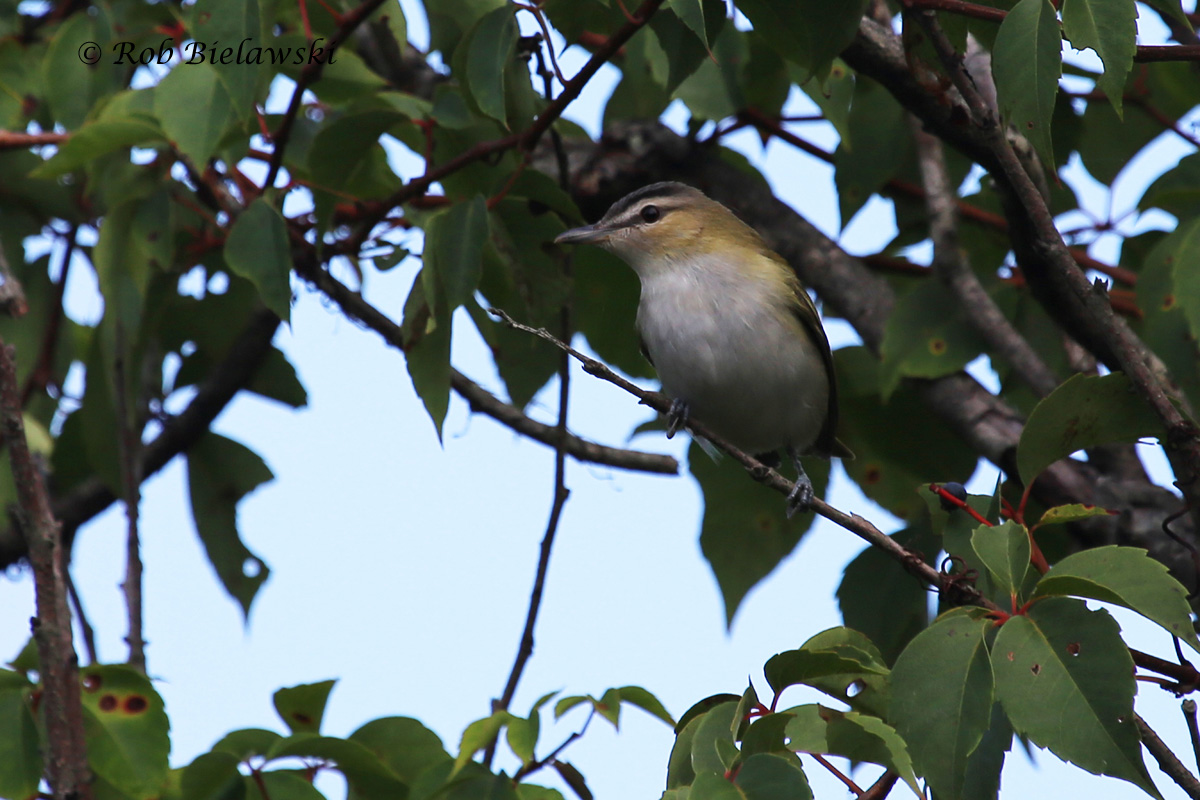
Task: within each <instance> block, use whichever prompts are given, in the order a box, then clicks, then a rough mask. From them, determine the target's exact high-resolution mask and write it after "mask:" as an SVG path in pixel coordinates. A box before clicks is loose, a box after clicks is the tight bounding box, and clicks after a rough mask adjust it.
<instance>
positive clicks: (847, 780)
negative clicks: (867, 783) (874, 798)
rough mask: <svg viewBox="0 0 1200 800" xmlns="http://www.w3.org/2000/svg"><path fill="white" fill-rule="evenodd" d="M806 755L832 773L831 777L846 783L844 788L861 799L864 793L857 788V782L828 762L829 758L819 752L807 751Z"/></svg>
mask: <svg viewBox="0 0 1200 800" xmlns="http://www.w3.org/2000/svg"><path fill="white" fill-rule="evenodd" d="M808 755H810V756H812V757H813V758H814V759H815V760H816V762H817V763H818V764H820V765H821V766H822V767H824V768H825V769H827V770H828V771H829V772H830V774H832V775H833V777H835V778H837V779H838V780H839V781H841V782H842V783H844V784H846V788H847V789H849V790H850V791H852V792H854V795H855V797H857V798H859V800H862V798H863V795H864V794H866V793H865V792H864V791H863V790H862V789H860V788H859V786H858V784H857V783H855V782H854V781H853V780H851V779H850V776H848V775H846V774H845V773H843V772H842V771H841V770H840V769H838V768H837V767H835V766H834V765H833V764H831V763H829V759H827V758H825V757H824V756H822V755H821V754H820V753H809V754H808Z"/></svg>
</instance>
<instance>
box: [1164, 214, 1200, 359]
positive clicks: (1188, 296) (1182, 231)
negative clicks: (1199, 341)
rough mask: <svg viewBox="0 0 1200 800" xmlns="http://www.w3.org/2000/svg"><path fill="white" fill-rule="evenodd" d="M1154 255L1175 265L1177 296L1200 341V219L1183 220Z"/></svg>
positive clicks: (1172, 265)
mask: <svg viewBox="0 0 1200 800" xmlns="http://www.w3.org/2000/svg"><path fill="white" fill-rule="evenodd" d="M1160 248H1161V249H1160ZM1154 255H1155V256H1156V257H1159V258H1163V259H1165V260H1166V261H1167V262H1168V263H1169V264H1170V265H1171V267H1172V270H1171V274H1172V275H1173V276H1174V278H1175V296H1176V298H1177V299H1178V302H1179V305H1180V306H1181V307H1182V308H1183V313H1184V316H1186V317H1187V320H1188V325H1189V327H1191V329H1192V336H1193V338H1200V276H1197V274H1196V273H1197V272H1200V270H1197V269H1196V268H1195V265H1196V263H1197V259H1200V216H1197V217H1194V218H1193V219H1190V220H1180V223H1179V227H1177V228H1176V229H1175V230H1174V231H1173V232H1172V233H1171V234H1170V235H1169V236H1167V238H1165V239H1163V241H1162V242H1161V243H1160V244H1159V246H1158V247H1156V248H1155V249H1154Z"/></svg>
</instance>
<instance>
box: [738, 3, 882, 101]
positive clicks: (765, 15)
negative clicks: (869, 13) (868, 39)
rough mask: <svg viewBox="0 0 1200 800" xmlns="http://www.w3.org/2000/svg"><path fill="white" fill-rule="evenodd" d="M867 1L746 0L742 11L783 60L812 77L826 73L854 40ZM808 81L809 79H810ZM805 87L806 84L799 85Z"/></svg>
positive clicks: (740, 6)
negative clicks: (792, 63)
mask: <svg viewBox="0 0 1200 800" xmlns="http://www.w3.org/2000/svg"><path fill="white" fill-rule="evenodd" d="M866 8H867V0H845V2H838V3H830V2H828V0H742V1H741V2H739V3H738V10H739V11H741V12H742V13H743V14H745V15H746V17H747V18H748V19H749V20H750V22H751V23H752V24H753V25H754V31H755V33H756V34H758V35H759V36H762V37H763V38H764V39H766V40H767V41H768V42H769V43H770V44H771V46H772V47H774V48H775V49H776V50H777V51H778V52H779V54H780V55H781V56H783V57H784V58H786V59H788V60H790V61H793V62H795V63H796V64H797V65H798V66H799V67H801V68H802V69H804V70H805V73H806V75H807V76H808V77H811V76H813V75H816V74H818V73H820V72H822V71H823V70H824V69H825V68H826V67H827V66H828V65H829V63H830V62H831V61H833V59H834V57H835V56H836V55H837V54H838V53H840V52H842V50H843V49H845V47H846V45H848V44H850V42H851V41H853V40H854V35H855V34H856V33H857V32H858V23H859V21H860V20H861V19H862V17H863V14H864V13H865V12H866ZM806 79H807V78H806ZM798 82H800V83H803V81H798Z"/></svg>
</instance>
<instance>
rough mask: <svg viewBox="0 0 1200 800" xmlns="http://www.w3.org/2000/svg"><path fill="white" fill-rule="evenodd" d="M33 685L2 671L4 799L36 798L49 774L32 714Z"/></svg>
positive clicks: (0, 781) (0, 777)
mask: <svg viewBox="0 0 1200 800" xmlns="http://www.w3.org/2000/svg"><path fill="white" fill-rule="evenodd" d="M32 690H33V686H32V684H30V683H29V681H28V680H26V679H25V677H24V676H22V675H20V674H18V673H16V672H10V671H8V670H0V797H33V796H35V795H36V794H37V790H38V784H39V783H40V782H41V779H42V774H43V772H44V771H45V769H44V766H43V764H42V754H41V752H40V750H39V745H38V732H37V725H36V723H35V722H34V718H33V714H32V713H31V712H30V702H29V694H30V693H31V692H32Z"/></svg>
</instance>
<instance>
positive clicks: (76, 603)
mask: <svg viewBox="0 0 1200 800" xmlns="http://www.w3.org/2000/svg"><path fill="white" fill-rule="evenodd" d="M63 558H66V553H63ZM63 577H64V578H65V579H66V582H67V593H68V595H69V596H70V599H71V608H72V609H74V611H75V620H76V621H77V622H78V623H79V630H80V631H81V632H82V633H83V651H84V652H85V653H86V654H87V663H88V664H89V665H91V664H95V663H96V661H97V658H96V632H95V631H94V630H93V629H92V623H90V622H88V618H87V614H86V613H84V610H83V601H82V600H81V599H79V592H78V591H76V589H75V581H74V580H73V579H72V578H71V570H70V566H69V565H66V566H64V567H63Z"/></svg>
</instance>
